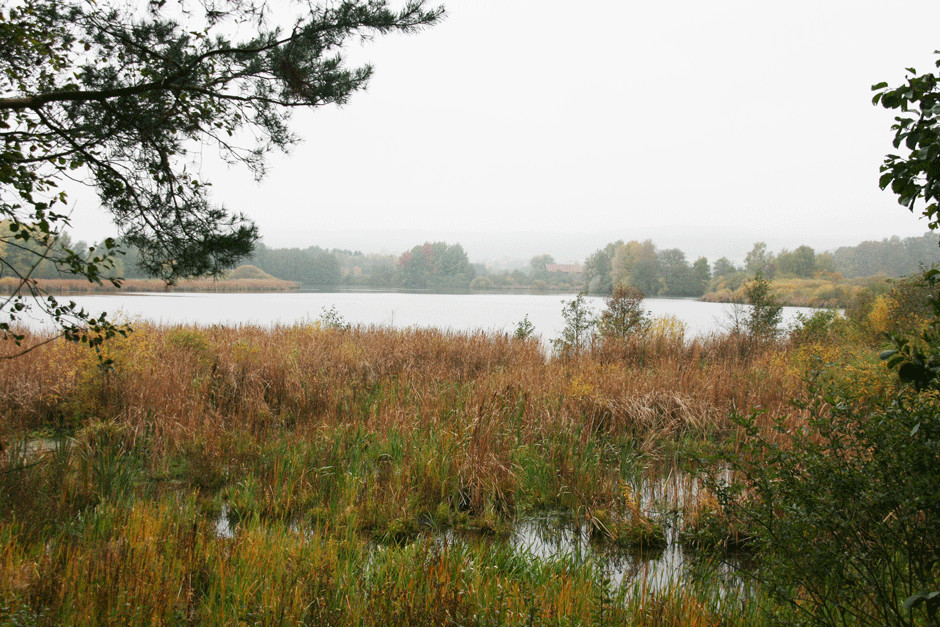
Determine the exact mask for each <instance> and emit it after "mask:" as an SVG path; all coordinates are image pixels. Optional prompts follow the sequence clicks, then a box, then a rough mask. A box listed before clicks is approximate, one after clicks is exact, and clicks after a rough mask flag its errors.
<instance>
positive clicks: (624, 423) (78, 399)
mask: <svg viewBox="0 0 940 627" xmlns="http://www.w3.org/2000/svg"><path fill="white" fill-rule="evenodd" d="M3 348H10V347H3ZM105 350H106V352H107V354H108V356H110V357H111V358H113V359H114V360H115V366H114V368H113V369H112V370H109V371H105V370H100V369H99V368H97V367H96V360H95V357H94V355H93V354H92V353H91V352H90V351H88V350H87V349H84V348H83V347H81V346H74V345H70V344H67V343H63V342H56V343H53V344H52V345H49V346H48V347H44V348H42V349H40V350H37V351H34V352H33V353H30V354H28V355H25V356H23V357H20V358H18V359H15V360H11V361H0V412H2V413H3V415H4V416H5V420H4V425H3V429H5V430H7V431H9V430H11V429H19V428H42V427H48V426H51V425H56V424H63V423H69V422H76V423H80V422H82V421H83V420H85V419H87V418H89V417H94V418H98V419H105V420H117V421H120V422H122V423H126V424H127V425H128V426H129V427H131V428H132V429H134V430H146V431H148V432H150V433H153V434H155V435H156V436H157V440H158V441H159V442H160V443H161V444H163V445H166V446H179V445H181V444H182V443H183V442H185V441H187V440H190V439H192V438H193V437H194V436H195V435H197V434H198V435H200V436H204V435H206V434H207V433H206V432H213V431H220V430H228V429H238V430H246V431H259V430H261V431H263V430H265V429H269V428H271V427H273V426H279V425H284V424H290V425H292V426H293V427H296V428H300V429H316V428H319V427H322V426H336V425H339V424H346V423H349V422H350V421H352V422H354V423H355V424H357V425H359V426H361V427H362V428H364V429H367V430H369V431H374V432H387V431H389V430H391V429H397V430H404V431H409V430H416V429H420V430H427V429H432V430H438V429H442V428H445V429H468V430H472V431H473V433H474V434H476V435H478V436H481V437H485V438H486V439H487V440H488V441H487V442H486V445H485V446H484V449H485V450H487V451H488V453H487V454H490V453H493V451H491V450H490V447H491V446H492V445H496V444H497V443H496V440H498V439H499V438H498V436H499V434H500V433H502V431H503V430H504V429H505V428H507V426H508V425H510V424H511V425H512V427H513V429H514V430H515V434H516V436H517V439H521V440H522V442H523V443H524V442H529V441H533V440H534V439H537V438H538V437H540V436H541V435H544V434H546V433H549V432H555V431H558V430H563V431H570V430H572V429H579V430H583V431H584V433H594V432H598V431H602V432H605V433H607V434H608V435H610V436H617V437H622V436H626V435H629V436H631V437H633V438H636V439H637V440H638V441H641V442H644V443H645V445H646V446H648V447H653V446H654V445H655V444H656V443H657V442H661V441H662V440H663V439H664V438H665V439H668V438H675V437H679V436H683V435H685V434H688V433H693V434H695V433H701V434H703V435H704V434H715V433H727V432H729V431H734V429H735V427H734V426H733V424H732V423H730V421H729V420H728V418H727V416H728V414H729V412H731V411H746V410H748V409H749V408H760V409H761V410H763V411H765V412H766V415H767V417H768V419H772V418H775V417H778V416H783V415H786V414H788V413H792V408H791V407H789V405H788V401H789V399H790V398H792V397H793V396H794V395H795V394H796V393H797V391H798V388H799V387H800V383H799V380H798V377H797V376H795V374H794V373H793V371H792V368H789V367H788V365H787V364H788V358H787V354H788V351H789V349H787V348H786V347H785V346H783V345H781V344H773V345H769V346H767V347H764V348H762V349H760V350H755V351H754V352H753V353H750V354H748V353H746V352H744V351H743V349H742V346H741V341H740V340H736V339H734V338H727V337H724V338H722V337H714V338H709V339H704V340H694V341H691V342H672V343H666V344H663V345H660V346H655V345H650V343H640V342H639V340H638V341H636V342H634V343H630V344H626V345H622V346H616V347H614V346H607V347H606V348H599V349H597V350H595V351H593V352H590V353H587V354H585V355H582V356H579V357H577V358H574V359H570V360H561V359H549V358H547V357H546V356H545V355H544V354H543V352H542V350H541V348H540V347H539V346H538V344H537V343H535V342H524V341H518V340H513V339H512V338H510V337H507V336H502V335H495V336H494V335H486V334H482V333H476V334H473V333H471V334H455V333H445V332H440V331H433V330H392V329H363V328H359V329H352V330H350V331H346V332H343V331H336V330H329V329H323V328H320V326H319V325H317V324H314V325H299V326H291V327H279V328H274V329H262V328H257V327H239V328H225V327H215V328H211V329H197V328H191V327H181V326H177V327H152V326H146V325H145V326H140V327H138V328H137V330H136V331H135V332H134V333H133V334H131V335H130V337H128V338H127V339H118V340H115V341H113V342H110V343H109V344H108V345H107V347H106V349H105ZM742 353H744V354H742ZM200 439H201V438H200ZM516 444H518V442H516ZM482 457H486V455H482Z"/></svg>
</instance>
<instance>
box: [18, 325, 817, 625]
mask: <svg viewBox="0 0 940 627" xmlns="http://www.w3.org/2000/svg"><path fill="white" fill-rule="evenodd" d="M39 339H41V338H36V337H30V338H27V341H37V340H39ZM808 350H809V349H808V348H807V347H805V346H804V347H793V346H790V345H788V344H787V343H784V342H772V343H760V344H754V343H748V342H747V341H746V340H745V339H742V338H735V337H728V336H723V337H717V336H716V337H711V338H705V339H696V340H691V341H685V340H682V339H681V338H675V337H672V338H668V337H661V338H658V339H656V338H646V339H645V340H641V339H634V340H631V341H627V342H625V343H621V344H617V345H613V344H608V345H606V346H598V347H595V349H594V350H591V351H587V352H584V353H583V354H580V355H577V356H573V357H570V358H567V359H561V358H550V357H548V356H546V354H545V353H544V351H543V350H542V347H541V346H540V345H539V344H538V343H537V342H536V341H534V340H518V339H513V338H511V337H509V336H505V335H493V334H484V333H448V332H441V331H435V330H421V329H408V330H394V329H387V328H352V329H345V330H344V329H335V328H327V327H324V326H322V325H321V324H317V323H314V324H306V325H295V326H286V327H277V328H273V329H262V328H257V327H251V326H244V327H238V328H231V327H211V328H197V327H188V326H169V327H154V326H149V325H145V324H144V325H136V327H135V331H134V332H133V333H132V334H130V335H129V336H128V337H127V338H121V339H117V340H115V341H113V342H109V343H108V344H107V345H106V348H105V351H106V355H105V356H106V357H108V358H110V359H112V360H113V364H112V365H111V366H108V367H102V366H101V365H100V361H99V360H98V358H97V356H96V355H95V354H94V353H93V352H91V351H88V350H87V349H86V348H83V347H82V346H76V345H72V344H68V343H64V342H54V343H51V344H49V345H47V346H45V347H43V348H42V349H39V350H36V351H33V352H31V353H28V354H26V355H24V356H22V357H19V358H17V359H15V360H0V413H2V415H3V417H4V420H3V423H2V426H0V428H2V434H0V435H2V440H3V441H4V442H5V443H6V448H5V451H4V452H3V456H4V461H5V465H4V468H3V469H2V470H3V472H2V473H0V570H2V571H3V575H2V581H0V601H2V603H0V614H2V615H3V617H4V620H8V621H9V620H20V619H22V620H23V621H25V622H30V621H32V622H38V623H49V624H52V623H70V624H92V623H100V622H129V623H154V622H156V623H176V622H218V623H233V622H238V621H245V622H249V623H251V622H258V623H264V624H287V623H291V624H295V623H298V622H309V623H321V624H323V623H336V624H400V623H424V624H448V623H453V624H471V623H472V624H493V625H496V624H582V623H598V624H601V623H604V622H610V623H616V624H638V625H639V624H675V625H680V624H682V625H689V624H701V625H712V624H748V623H749V622H752V621H753V620H754V617H755V615H756V614H755V612H758V611H759V603H758V602H757V601H755V600H753V599H751V598H750V597H748V596H747V595H743V596H741V598H736V597H735V596H734V594H733V593H730V592H728V590H726V589H725V588H722V587H721V586H720V585H719V584H717V583H715V582H714V581H712V582H711V583H709V579H708V576H705V577H704V580H705V582H706V583H705V584H703V585H704V587H697V586H698V584H696V585H692V584H690V583H689V582H685V583H682V584H681V585H680V583H678V582H677V583H676V585H674V586H671V587H666V588H665V589H663V588H658V589H656V590H655V591H654V590H651V589H649V588H648V587H647V586H645V585H644V584H643V582H642V580H641V581H639V582H637V581H631V582H623V583H620V584H614V583H612V582H611V581H609V580H608V578H607V577H606V576H605V575H604V573H603V572H602V570H603V568H602V565H599V564H597V563H593V562H590V561H589V562H586V563H585V562H580V561H572V559H573V558H570V556H569V557H561V558H558V559H555V560H547V561H546V560H531V559H525V557H524V556H522V557H520V556H519V554H518V552H515V551H513V550H511V549H510V548H509V545H508V543H507V542H506V534H507V533H508V530H510V529H511V526H512V524H513V521H516V520H519V519H521V518H523V517H525V516H528V515H532V514H534V513H537V512H544V511H551V512H564V513H565V515H566V516H569V517H570V518H572V519H573V520H576V521H584V524H589V525H593V527H592V528H593V529H595V530H596V533H594V536H595V539H596V540H597V541H599V542H602V543H603V542H607V543H611V542H613V543H617V542H619V543H623V544H628V545H632V544H635V543H638V544H644V543H647V544H653V543H654V542H653V541H652V540H651V538H654V537H657V536H656V534H655V533H654V531H655V529H654V527H655V526H656V525H662V522H661V519H662V518H663V515H664V512H665V510H667V509H672V510H677V509H683V508H685V509H686V510H688V512H690V513H691V512H692V511H693V510H694V509H695V508H696V507H699V510H700V511H699V513H698V514H697V515H698V516H699V517H706V515H707V512H704V513H703V511H701V508H702V507H704V506H702V505H701V504H700V503H701V502H702V501H703V500H704V499H706V496H707V495H701V494H699V491H698V490H696V489H692V488H689V489H686V490H685V491H684V492H683V493H684V494H688V498H686V499H685V500H684V501H683V502H672V503H671V504H670V503H667V501H668V499H666V498H665V497H663V498H660V497H659V496H657V495H656V491H655V489H654V490H650V489H645V488H644V487H643V486H644V484H647V485H648V484H649V483H650V481H652V478H651V477H653V476H654V475H656V473H661V472H662V468H667V469H671V470H668V472H672V473H673V475H675V474H676V473H677V472H678V470H677V469H678V468H679V466H678V465H677V461H676V459H677V458H676V455H677V453H676V451H678V450H683V451H687V450H689V449H690V448H691V449H692V450H694V448H695V446H696V445H697V443H705V442H714V441H725V442H734V441H736V440H737V439H739V438H741V437H743V434H742V433H741V432H740V430H739V428H738V426H737V425H736V424H735V423H734V422H733V421H732V420H730V419H729V418H728V416H729V414H732V413H733V412H743V411H747V410H749V409H752V408H758V409H759V411H760V412H762V413H761V417H762V418H761V419H762V420H764V421H766V422H767V424H768V425H770V424H772V423H773V422H774V421H776V420H778V419H781V420H782V419H786V420H789V421H793V422H798V421H799V420H800V419H801V414H800V411H799V410H798V409H795V408H794V407H793V406H792V405H791V404H790V402H789V401H790V399H791V398H793V397H795V396H798V395H799V394H800V392H801V390H802V387H803V385H804V383H803V381H802V375H803V373H804V370H805V368H804V365H803V363H804V362H806V363H811V362H812V360H810V358H809V357H806V353H807V351H808ZM801 359H802V360H803V361H801ZM41 438H46V439H44V440H43V439H41ZM656 485H660V484H656ZM220 520H221V521H222V524H224V525H230V526H231V528H232V529H237V531H236V532H234V533H232V534H222V535H223V536H225V535H231V536H232V537H230V538H226V537H222V538H220V537H218V536H219V534H218V524H220V523H219V521H220ZM449 529H457V530H461V531H462V532H466V533H470V534H473V535H474V536H476V537H493V538H495V540H494V541H493V542H490V543H460V542H456V543H454V542H450V543H441V542H440V541H438V540H436V539H435V538H436V537H437V536H436V535H435V534H438V533H441V532H443V531H445V530H449ZM637 530H639V531H637ZM651 530H653V531H651ZM659 533H660V534H661V532H659ZM651 534H652V535H651ZM677 541H678V540H677ZM698 581H699V583H701V581H702V578H700V579H699V580H698ZM719 588H721V590H722V592H721V594H718V593H717V592H716V590H718V589H719ZM729 594H730V595H731V596H730V597H729ZM17 617H19V618H17Z"/></svg>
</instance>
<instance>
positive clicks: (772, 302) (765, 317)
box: [744, 272, 783, 339]
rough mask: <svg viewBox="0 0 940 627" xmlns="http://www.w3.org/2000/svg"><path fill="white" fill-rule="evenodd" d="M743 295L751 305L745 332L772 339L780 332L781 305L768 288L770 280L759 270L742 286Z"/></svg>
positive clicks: (756, 336) (753, 335)
mask: <svg viewBox="0 0 940 627" xmlns="http://www.w3.org/2000/svg"><path fill="white" fill-rule="evenodd" d="M744 297H745V298H746V299H747V304H748V305H750V306H751V309H750V311H749V312H748V316H747V319H746V325H747V333H748V335H749V336H751V337H752V338H755V339H773V338H775V337H777V335H778V334H779V333H780V329H779V326H780V322H781V320H782V319H783V305H781V304H780V301H779V300H778V299H777V297H776V296H774V295H773V293H772V292H771V290H770V281H768V280H767V279H765V278H764V275H763V274H762V273H761V272H758V273H757V274H755V275H754V279H753V280H752V281H751V282H750V283H748V284H747V285H745V286H744Z"/></svg>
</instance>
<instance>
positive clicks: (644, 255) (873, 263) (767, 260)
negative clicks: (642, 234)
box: [584, 233, 940, 296]
mask: <svg viewBox="0 0 940 627" xmlns="http://www.w3.org/2000/svg"><path fill="white" fill-rule="evenodd" d="M938 243H940V241H938V236H937V235H936V234H930V233H928V234H926V235H923V236H920V237H908V238H904V239H901V238H899V237H892V238H889V239H884V240H882V241H880V242H874V241H867V242H862V243H861V244H859V245H857V246H843V247H841V248H838V249H836V250H835V252H821V253H817V252H816V251H815V250H813V248H811V247H810V246H805V245H804V246H799V247H797V248H795V249H793V250H789V249H786V248H784V249H783V250H780V251H779V252H777V253H774V252H772V251H770V250H769V249H768V248H767V244H766V243H764V242H757V243H756V244H754V246H753V247H752V248H751V250H750V251H749V252H748V253H747V254H746V255H745V257H744V263H743V265H738V264H735V263H734V262H733V261H731V260H730V259H728V258H727V257H721V258H719V259H717V260H715V262H714V263H713V264H711V265H710V264H709V262H708V260H707V259H706V258H704V257H699V258H698V259H696V260H695V261H694V262H692V263H689V261H688V260H687V259H686V256H685V254H684V253H683V252H682V251H681V250H679V249H676V248H669V249H664V250H659V249H657V248H656V246H655V245H654V244H653V242H651V241H650V240H645V241H643V242H639V241H636V240H634V241H630V242H626V243H624V242H623V241H617V242H613V243H610V244H607V246H605V247H604V248H601V249H599V250H597V251H596V252H594V254H592V255H591V256H590V257H588V259H587V261H586V262H585V264H584V279H585V282H586V286H587V289H588V290H589V291H590V292H593V293H598V294H610V293H611V292H612V291H613V289H614V288H615V287H616V286H618V285H624V286H630V287H634V288H636V289H639V290H640V291H641V292H642V293H643V294H645V295H646V296H702V295H703V294H705V293H707V292H713V291H717V290H724V289H728V290H732V291H733V290H736V289H738V288H739V287H741V286H742V285H743V284H744V283H745V282H746V281H747V280H748V279H749V278H751V277H753V276H755V275H756V274H757V273H758V272H759V273H761V274H762V275H763V276H764V277H766V278H768V279H788V278H797V279H809V278H826V279H832V280H839V279H841V278H857V277H867V276H874V275H886V276H890V277H900V276H907V275H910V274H914V273H916V272H918V271H919V270H920V268H921V267H923V266H932V265H934V264H940V246H938Z"/></svg>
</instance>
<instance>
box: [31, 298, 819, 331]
mask: <svg viewBox="0 0 940 627" xmlns="http://www.w3.org/2000/svg"><path fill="white" fill-rule="evenodd" d="M574 297H575V295H573V294H568V295H564V294H416V293H401V292H395V293H388V292H288V293H285V292H279V293H270V294H259V293H250V294H206V293H127V294H117V295H100V296H74V297H66V296H63V297H60V300H62V301H67V300H74V301H75V302H76V303H77V304H79V305H80V306H81V307H83V308H85V310H86V311H88V312H90V313H94V314H98V313H101V312H107V313H108V314H111V315H114V314H119V315H120V316H121V317H122V318H124V319H127V320H130V321H135V320H146V321H150V322H156V323H165V324H196V325H202V326H208V325H212V324H221V325H234V326H237V325H258V326H275V325H292V324H296V323H299V322H310V321H315V320H317V319H318V318H319V317H320V316H321V314H322V313H323V311H324V310H325V309H329V308H331V307H334V308H335V309H336V312H337V313H338V314H339V315H340V316H342V317H343V319H344V320H345V321H346V322H348V323H350V324H353V325H365V326H369V325H377V326H389V327H398V328H404V327H412V326H417V327H437V328H441V329H451V330H455V331H473V330H483V331H490V332H512V331H513V330H515V328H516V325H517V324H518V323H519V322H520V321H521V320H522V319H523V318H524V317H525V316H527V315H528V317H529V320H530V321H531V322H532V324H533V325H535V332H536V334H537V335H540V336H541V337H542V339H543V340H549V339H552V338H555V337H558V336H559V335H560V334H561V330H562V329H563V328H564V319H563V317H562V313H561V312H562V307H563V304H564V303H565V302H568V301H570V300H572V299H573V298H574ZM587 301H588V303H589V304H590V306H591V307H592V308H593V309H594V310H595V311H597V312H600V311H601V310H602V309H603V308H604V299H603V298H602V297H595V296H591V297H588V298H587ZM643 304H644V307H645V308H646V309H647V311H648V312H649V313H650V314H651V315H653V316H664V315H672V316H675V317H676V318H678V319H679V320H681V321H682V322H683V323H685V325H686V330H687V333H688V334H689V335H707V334H709V333H712V332H716V331H721V330H722V329H723V328H724V327H725V326H726V325H727V323H728V319H729V313H730V311H731V310H732V308H733V305H726V304H721V303H705V302H700V301H697V300H692V299H685V298H648V299H646V300H644V301H643ZM811 311H812V310H811V309H809V308H805V307H784V312H783V326H784V327H786V326H788V325H790V324H792V322H793V321H794V320H795V318H796V315H797V313H799V312H804V313H805V312H811ZM41 324H42V322H41V321H40V320H34V321H33V325H32V326H34V327H35V326H38V325H41Z"/></svg>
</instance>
